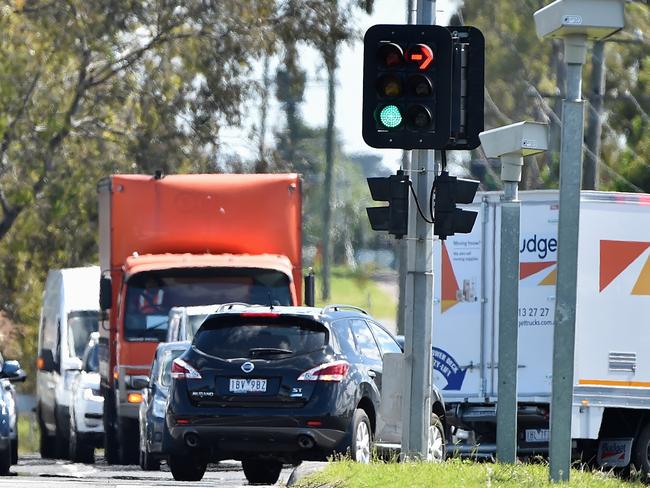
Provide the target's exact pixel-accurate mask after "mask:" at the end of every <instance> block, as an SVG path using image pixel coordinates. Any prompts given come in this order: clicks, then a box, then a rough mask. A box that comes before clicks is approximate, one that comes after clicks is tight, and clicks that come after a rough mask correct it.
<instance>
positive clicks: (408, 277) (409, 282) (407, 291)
mask: <svg viewBox="0 0 650 488" xmlns="http://www.w3.org/2000/svg"><path fill="white" fill-rule="evenodd" d="M406 8H407V10H406V16H407V22H408V23H409V24H415V21H416V14H417V6H416V1H415V0H407V6H406ZM411 167H412V165H411V151H408V150H406V149H403V150H402V169H403V170H404V173H406V175H407V176H411ZM416 218H417V214H416V213H415V212H409V224H408V226H409V227H408V228H409V235H413V232H414V229H415V219H416ZM397 246H398V252H399V278H398V279H399V298H398V302H397V333H398V334H402V335H403V334H404V333H405V329H406V327H405V324H407V323H411V322H412V321H413V318H412V317H413V309H412V300H411V299H410V297H412V296H413V276H412V274H411V273H409V270H412V269H413V265H414V264H413V263H414V260H415V246H414V243H413V240H412V239H402V240H401V241H400V242H399V243H398V245H397Z"/></svg>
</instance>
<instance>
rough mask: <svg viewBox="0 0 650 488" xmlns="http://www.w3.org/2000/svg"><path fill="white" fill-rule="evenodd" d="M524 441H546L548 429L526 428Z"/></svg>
mask: <svg viewBox="0 0 650 488" xmlns="http://www.w3.org/2000/svg"><path fill="white" fill-rule="evenodd" d="M526 442H548V429H526Z"/></svg>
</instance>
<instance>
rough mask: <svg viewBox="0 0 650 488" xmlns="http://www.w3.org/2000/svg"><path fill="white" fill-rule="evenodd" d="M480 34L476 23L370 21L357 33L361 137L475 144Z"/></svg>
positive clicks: (479, 122) (380, 144)
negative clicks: (361, 35)
mask: <svg viewBox="0 0 650 488" xmlns="http://www.w3.org/2000/svg"><path fill="white" fill-rule="evenodd" d="M484 83H485V39H484V37H483V34H482V33H481V31H480V30H478V29H477V28H475V27H465V26H462V27H442V26H437V25H374V26H372V27H370V29H368V31H367V32H366V35H365V37H364V54H363V130H362V133H363V139H364V140H365V141H366V143H367V144H368V145H369V146H372V147H377V148H398V149H447V150H451V149H463V150H468V149H475V148H477V147H478V146H479V145H480V141H479V137H478V135H479V133H480V132H482V131H483V111H484V109H483V105H484V99H483V87H484Z"/></svg>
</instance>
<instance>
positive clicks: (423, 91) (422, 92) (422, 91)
mask: <svg viewBox="0 0 650 488" xmlns="http://www.w3.org/2000/svg"><path fill="white" fill-rule="evenodd" d="M407 86H408V91H409V95H412V96H414V97H430V96H431V95H432V94H433V83H432V82H431V80H430V79H429V77H428V76H425V75H419V74H418V75H413V76H411V77H409V79H408V81H407Z"/></svg>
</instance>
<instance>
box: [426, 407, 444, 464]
mask: <svg viewBox="0 0 650 488" xmlns="http://www.w3.org/2000/svg"><path fill="white" fill-rule="evenodd" d="M446 456H447V442H446V441H445V428H444V426H443V425H442V422H441V421H440V418H439V417H438V416H437V415H436V414H435V413H432V414H431V424H430V425H429V444H428V446H427V461H429V462H433V463H441V462H442V461H444V460H445V457H446Z"/></svg>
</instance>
